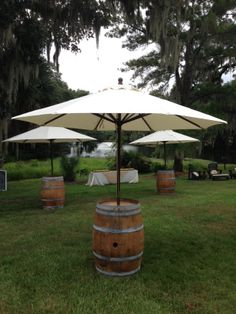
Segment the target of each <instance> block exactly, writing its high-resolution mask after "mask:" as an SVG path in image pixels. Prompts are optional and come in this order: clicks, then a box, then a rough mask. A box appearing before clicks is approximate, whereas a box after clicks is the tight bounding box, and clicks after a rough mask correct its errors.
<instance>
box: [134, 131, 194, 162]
mask: <svg viewBox="0 0 236 314" xmlns="http://www.w3.org/2000/svg"><path fill="white" fill-rule="evenodd" d="M190 142H199V140H198V139H196V138H193V137H190V136H186V135H183V134H181V133H178V132H174V131H172V130H165V131H158V132H154V133H152V134H149V135H147V136H144V137H142V138H140V139H137V140H136V141H133V142H131V143H130V144H132V145H148V146H149V145H151V146H152V145H156V144H157V143H159V144H163V145H164V163H165V167H166V144H176V143H190Z"/></svg>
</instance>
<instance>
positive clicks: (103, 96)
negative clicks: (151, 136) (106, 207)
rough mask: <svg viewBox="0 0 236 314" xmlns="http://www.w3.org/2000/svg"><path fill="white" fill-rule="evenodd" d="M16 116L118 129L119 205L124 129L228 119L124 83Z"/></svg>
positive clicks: (174, 126) (188, 126)
mask: <svg viewBox="0 0 236 314" xmlns="http://www.w3.org/2000/svg"><path fill="white" fill-rule="evenodd" d="M13 119H17V120H22V121H27V122H31V123H36V124H39V125H51V126H64V127H71V128H78V127H79V128H80V129H87V130H101V131H105V130H116V134H117V192H116V198H117V204H118V205H119V204H120V160H121V159H120V147H121V129H122V130H125V131H133V130H137V131H155V130H156V131H158V130H166V129H205V128H208V127H210V126H213V125H216V124H221V123H227V122H226V121H224V120H221V119H218V118H215V117H213V116H210V115H207V114H204V113H202V112H199V111H196V110H193V109H190V108H187V107H184V106H181V105H178V104H175V103H173V102H170V101H168V100H164V99H161V98H158V97H155V96H151V95H149V94H145V93H143V92H140V91H138V90H136V89H130V88H125V87H124V86H123V85H121V84H120V85H118V86H117V87H115V88H108V89H106V90H103V91H101V92H98V93H95V94H91V95H87V96H84V97H80V98H76V99H72V100H69V101H66V102H63V103H60V104H57V105H54V106H50V107H47V108H43V109H39V110H34V111H31V112H28V113H25V114H21V115H18V116H16V117H14V118H13Z"/></svg>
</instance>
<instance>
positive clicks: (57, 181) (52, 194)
mask: <svg viewBox="0 0 236 314" xmlns="http://www.w3.org/2000/svg"><path fill="white" fill-rule="evenodd" d="M41 201H42V204H43V209H56V208H63V207H64V201H65V188H64V178H63V177H43V178H42V190H41Z"/></svg>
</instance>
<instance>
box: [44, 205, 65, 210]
mask: <svg viewBox="0 0 236 314" xmlns="http://www.w3.org/2000/svg"><path fill="white" fill-rule="evenodd" d="M63 207H64V206H63V205H55V206H43V209H55V208H63Z"/></svg>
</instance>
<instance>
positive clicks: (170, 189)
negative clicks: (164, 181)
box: [160, 188, 175, 191]
mask: <svg viewBox="0 0 236 314" xmlns="http://www.w3.org/2000/svg"><path fill="white" fill-rule="evenodd" d="M174 189H175V188H160V190H168V191H172V190H174Z"/></svg>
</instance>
